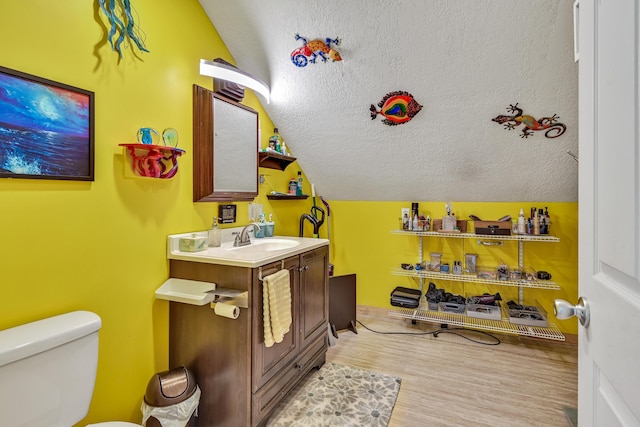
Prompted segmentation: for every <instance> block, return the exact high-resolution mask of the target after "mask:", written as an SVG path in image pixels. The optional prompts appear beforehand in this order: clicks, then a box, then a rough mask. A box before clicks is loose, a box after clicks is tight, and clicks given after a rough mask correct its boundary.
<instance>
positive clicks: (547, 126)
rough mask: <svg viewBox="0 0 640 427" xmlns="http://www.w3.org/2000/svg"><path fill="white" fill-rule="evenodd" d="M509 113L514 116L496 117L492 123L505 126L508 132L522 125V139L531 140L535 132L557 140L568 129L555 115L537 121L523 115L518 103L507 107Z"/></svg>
mask: <svg viewBox="0 0 640 427" xmlns="http://www.w3.org/2000/svg"><path fill="white" fill-rule="evenodd" d="M507 111H508V112H510V113H512V114H513V115H511V116H507V115H500V116H496V117H494V118H493V119H491V121H493V122H496V123H500V124H501V125H504V128H505V129H507V130H513V129H515V128H516V126H519V125H521V124H522V125H523V126H524V128H523V129H522V134H520V138H529V136H531V135H533V131H545V132H544V136H546V137H547V138H557V137H559V136H560V135H562V134H563V133H564V132H565V131H566V130H567V127H566V126H565V125H564V124H563V123H560V122H558V119H559V118H560V117H559V116H556V115H555V114H554V115H553V116H551V117H542V118H541V119H538V120H536V119H534V118H533V116H528V115H525V114H522V113H523V111H522V108H520V107H518V103H516V104H515V105H514V104H510V105H509V107H507Z"/></svg>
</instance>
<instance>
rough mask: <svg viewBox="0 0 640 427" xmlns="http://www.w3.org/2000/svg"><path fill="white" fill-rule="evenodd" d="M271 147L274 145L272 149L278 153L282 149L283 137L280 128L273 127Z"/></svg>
mask: <svg viewBox="0 0 640 427" xmlns="http://www.w3.org/2000/svg"><path fill="white" fill-rule="evenodd" d="M269 147H273V148H272V149H273V150H275V151H277V152H278V153H280V152H281V150H282V139H281V138H280V134H279V133H278V128H273V135H271V137H270V138H269Z"/></svg>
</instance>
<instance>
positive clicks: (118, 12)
mask: <svg viewBox="0 0 640 427" xmlns="http://www.w3.org/2000/svg"><path fill="white" fill-rule="evenodd" d="M98 2H99V3H100V9H101V10H102V12H103V13H104V14H105V15H106V17H107V20H108V21H109V24H110V25H111V28H110V29H109V34H108V35H107V39H108V40H109V44H111V49H113V50H115V51H116V52H118V56H119V57H120V59H122V43H123V42H124V41H125V39H129V40H131V41H133V43H135V45H136V46H138V49H140V50H141V51H143V52H149V50H148V49H147V48H146V46H145V45H144V41H142V39H143V38H144V33H143V32H142V30H141V29H140V26H139V25H137V24H136V22H135V20H134V18H133V14H132V13H131V1H130V0H98ZM116 35H117V39H116V41H115V42H114V41H113V38H114V36H116ZM125 47H126V45H125Z"/></svg>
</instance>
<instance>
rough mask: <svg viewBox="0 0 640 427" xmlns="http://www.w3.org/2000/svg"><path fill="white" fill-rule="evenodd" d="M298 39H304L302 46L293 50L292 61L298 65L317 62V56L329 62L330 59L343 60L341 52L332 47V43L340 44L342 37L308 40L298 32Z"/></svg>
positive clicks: (303, 65)
mask: <svg viewBox="0 0 640 427" xmlns="http://www.w3.org/2000/svg"><path fill="white" fill-rule="evenodd" d="M296 40H302V43H303V45H302V47H299V48H297V49H296V50H294V51H293V52H291V62H293V64H294V65H295V66H296V67H306V66H307V63H309V62H310V63H312V64H315V63H316V58H317V57H318V56H319V57H320V58H321V59H322V62H327V60H328V59H331V60H332V61H334V62H335V61H342V57H341V56H340V53H338V51H336V50H335V49H333V48H332V47H331V43H333V44H334V45H336V46H338V45H339V44H340V39H339V38H337V37H336V38H335V39H330V38H328V37H327V38H326V39H325V40H324V41H322V40H320V39H314V40H311V41H307V39H306V38H304V37H301V36H300V34H296Z"/></svg>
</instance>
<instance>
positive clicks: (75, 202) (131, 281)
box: [0, 0, 309, 425]
mask: <svg viewBox="0 0 640 427" xmlns="http://www.w3.org/2000/svg"><path fill="white" fill-rule="evenodd" d="M132 3H133V5H134V7H135V9H136V11H137V13H138V16H139V22H140V23H141V27H142V30H143V31H144V33H145V34H146V46H147V48H148V49H149V50H150V53H139V51H138V50H137V49H135V50H132V49H131V47H129V48H127V49H126V50H125V51H124V58H123V59H122V61H118V55H117V53H115V52H113V51H112V50H111V47H110V46H109V44H108V43H107V42H106V32H105V28H104V24H103V23H102V22H103V21H102V19H99V20H98V19H97V17H98V16H100V17H102V15H101V14H99V13H98V8H97V1H86V0H69V1H65V2H64V4H61V3H59V2H51V1H45V0H26V1H3V2H2V7H1V9H2V13H1V14H0V39H1V40H3V43H2V53H1V55H0V65H2V66H4V67H8V68H13V69H16V70H19V71H22V72H26V73H29V74H34V75H37V76H40V77H44V78H47V79H51V80H54V81H58V82H61V83H65V84H68V85H72V86H77V87H80V88H83V89H86V90H90V91H93V92H95V106H96V116H95V117H96V121H95V125H96V132H95V181H94V182H77V181H76V182H65V181H51V180H25V179H0V206H2V209H1V212H0V218H1V219H2V224H3V226H2V242H3V244H2V245H0V260H2V261H1V262H0V265H1V266H2V268H1V274H2V285H1V286H2V298H0V313H2V316H0V329H4V328H8V327H12V326H15V325H18V324H22V323H25V322H29V321H33V320H36V319H40V318H43V317H47V316H51V315H55V314H59V313H62V312H66V311H71V310H79V309H84V310H91V311H94V312H95V313H97V314H98V315H100V316H101V317H102V320H103V328H102V330H101V332H100V355H99V357H100V360H99V366H98V377H97V383H96V390H95V394H94V398H93V402H92V406H91V409H90V413H89V415H88V417H87V419H86V420H85V423H86V422H96V421H104V420H114V419H120V420H128V421H137V422H140V419H141V414H140V409H139V408H140V403H141V398H142V395H143V394H144V391H145V387H146V384H147V381H148V380H149V378H151V376H152V374H153V373H154V372H158V371H161V370H165V369H167V368H168V356H167V340H168V337H167V335H168V304H167V303H166V302H164V301H157V300H155V298H154V292H155V290H156V288H158V287H159V286H160V285H161V284H162V283H163V282H164V280H166V278H167V277H168V263H167V260H166V254H165V242H166V237H167V235H169V234H173V233H182V232H188V231H194V230H203V229H206V228H208V227H209V226H210V224H211V218H212V217H213V216H214V215H216V214H217V206H218V205H217V204H216V203H193V202H192V182H193V180H192V176H191V175H192V157H191V152H192V129H191V126H192V113H191V111H192V109H191V103H192V85H193V84H194V83H196V84H199V85H201V86H204V87H207V88H210V89H211V88H212V80H211V79H209V78H206V77H201V76H200V75H199V65H198V64H199V61H200V58H216V57H222V58H225V59H227V60H229V61H233V58H232V57H231V56H230V54H229V52H228V51H227V49H226V47H225V46H224V44H223V43H222V42H221V40H220V38H219V36H218V34H217V32H216V31H215V29H214V28H213V26H212V25H211V23H210V21H209V20H208V18H207V16H206V15H205V13H204V11H203V10H202V9H201V7H200V4H199V3H198V1H197V0H182V1H174V0H136V1H134V2H132ZM134 54H136V55H137V56H138V57H139V59H136V58H135V56H134ZM245 104H247V105H249V106H251V107H253V108H255V109H257V110H258V111H259V112H260V113H261V114H260V117H261V131H262V132H261V133H262V139H263V141H262V143H263V145H265V146H266V144H267V142H266V141H267V139H268V137H269V135H270V134H271V132H272V130H273V124H272V123H271V121H270V119H269V118H268V117H267V116H266V115H263V114H262V113H263V110H262V108H261V107H260V105H259V102H258V101H257V98H256V97H255V96H254V95H253V94H252V93H251V91H247V95H246V97H245ZM144 126H149V127H154V128H156V129H159V130H160V131H162V129H164V128H166V127H173V128H175V129H177V130H178V132H179V134H180V140H179V147H180V148H183V149H185V150H186V155H184V156H183V157H181V158H180V160H179V171H178V174H177V176H176V177H175V178H174V179H172V180H155V179H144V178H138V179H136V178H127V177H125V174H124V171H125V168H127V167H129V166H128V165H127V164H124V162H123V155H122V148H120V147H118V144H120V143H132V142H136V139H135V138H136V131H137V129H138V128H140V127H144ZM298 169H299V168H298V166H297V164H293V165H291V166H289V168H288V169H287V172H286V173H285V172H279V171H273V170H270V169H261V172H262V173H267V174H269V176H268V177H267V182H266V184H264V185H262V186H261V187H260V191H261V195H260V196H259V197H258V198H257V200H256V202H259V203H263V204H264V210H265V211H266V212H267V213H268V212H272V211H274V210H276V209H277V212H275V216H274V219H275V221H276V232H277V233H280V234H291V235H297V233H298V231H297V230H298V225H297V217H299V215H300V213H301V212H303V211H307V210H308V205H309V202H307V201H304V202H299V201H298V202H274V203H277V205H275V204H274V206H269V204H268V200H267V199H266V197H265V194H266V193H267V192H268V191H271V190H272V189H275V190H278V191H286V184H287V182H288V180H289V178H291V176H294V175H295V174H296V172H297V170H298ZM305 191H306V192H308V184H305ZM237 205H238V222H237V223H236V224H235V225H239V224H246V223H247V221H248V209H247V203H238V204H237ZM291 218H296V220H295V221H291ZM83 425H84V424H83Z"/></svg>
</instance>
